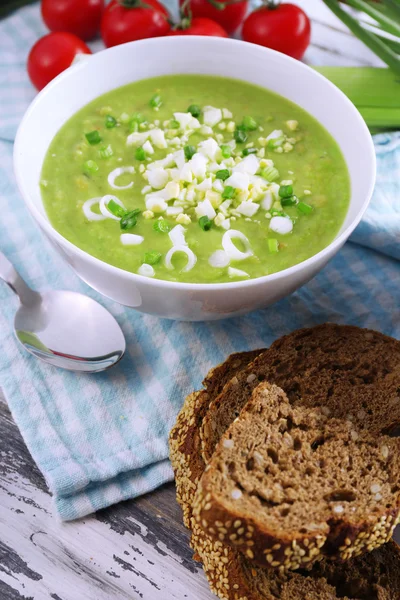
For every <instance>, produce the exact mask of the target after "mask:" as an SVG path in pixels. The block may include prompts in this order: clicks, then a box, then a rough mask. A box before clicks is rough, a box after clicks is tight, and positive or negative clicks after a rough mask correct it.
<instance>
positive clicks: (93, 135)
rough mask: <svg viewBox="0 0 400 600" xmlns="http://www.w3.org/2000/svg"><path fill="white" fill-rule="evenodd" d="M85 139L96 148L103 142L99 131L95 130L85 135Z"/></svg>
mask: <svg viewBox="0 0 400 600" xmlns="http://www.w3.org/2000/svg"><path fill="white" fill-rule="evenodd" d="M85 138H86V139H87V141H88V142H89V144H90V145H91V146H95V145H96V144H100V142H101V137H100V134H99V132H98V131H97V129H95V130H94V131H90V132H89V133H85Z"/></svg>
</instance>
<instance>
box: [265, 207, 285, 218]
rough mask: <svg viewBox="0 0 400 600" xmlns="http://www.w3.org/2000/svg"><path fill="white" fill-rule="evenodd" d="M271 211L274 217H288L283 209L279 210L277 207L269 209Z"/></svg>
mask: <svg viewBox="0 0 400 600" xmlns="http://www.w3.org/2000/svg"><path fill="white" fill-rule="evenodd" d="M269 212H270V213H271V216H272V217H286V216H287V215H286V213H284V212H283V210H278V209H276V208H273V209H272V210H270V211H269Z"/></svg>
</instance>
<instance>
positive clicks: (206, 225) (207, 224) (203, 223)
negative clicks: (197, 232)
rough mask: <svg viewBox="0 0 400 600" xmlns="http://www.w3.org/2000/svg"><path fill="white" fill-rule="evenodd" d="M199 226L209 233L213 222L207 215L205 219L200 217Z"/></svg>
mask: <svg viewBox="0 0 400 600" xmlns="http://www.w3.org/2000/svg"><path fill="white" fill-rule="evenodd" d="M199 225H200V227H201V228H202V230H203V231H208V230H209V229H211V226H212V221H211V219H209V218H208V217H207V216H206V215H204V217H200V219H199Z"/></svg>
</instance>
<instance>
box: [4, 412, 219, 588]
mask: <svg viewBox="0 0 400 600" xmlns="http://www.w3.org/2000/svg"><path fill="white" fill-rule="evenodd" d="M11 448H12V450H10V449H11ZM0 506H1V512H0V532H1V543H0V580H1V581H2V582H3V584H5V586H7V587H4V585H3V590H2V592H3V596H4V599H7V600H8V598H19V597H22V598H23V597H24V595H25V594H26V592H29V593H28V597H29V595H30V596H32V597H33V598H35V600H36V599H39V600H41V598H48V597H49V595H50V597H53V598H57V597H59V598H62V600H76V599H77V590H79V599H82V600H86V599H87V600H93V598H96V600H103V598H104V600H106V599H107V600H108V599H109V598H110V597H113V598H116V599H119V598H121V600H122V599H125V598H132V597H136V596H137V597H139V598H144V600H147V599H150V598H155V599H156V598H163V600H164V599H165V600H170V599H171V600H172V599H178V598H179V599H181V598H193V599H194V598H196V599H206V598H210V593H209V591H208V586H207V584H206V582H205V579H204V576H203V574H202V572H201V568H200V567H199V565H198V564H197V563H195V562H194V561H193V560H192V558H191V552H190V549H189V545H188V534H187V531H186V530H185V529H184V527H183V525H182V522H181V517H180V509H179V507H178V506H177V504H176V502H175V492H174V486H173V485H169V486H165V487H164V488H162V489H160V490H157V491H156V492H154V493H153V494H151V495H149V496H145V497H143V498H140V499H138V500H137V501H128V502H123V503H121V504H119V505H118V506H114V507H111V508H109V509H106V510H103V511H101V512H100V513H98V514H97V515H96V516H93V517H90V518H88V519H83V520H81V521H78V522H75V523H66V524H63V523H60V522H59V521H58V519H57V518H56V516H55V515H54V514H53V509H52V504H51V498H50V495H49V493H48V491H47V487H46V484H45V482H44V480H43V477H42V476H41V474H40V472H39V471H38V470H37V468H36V467H35V465H34V464H33V461H32V459H31V457H30V455H29V453H28V451H27V449H26V447H25V445H24V443H23V441H22V438H21V436H20V433H19V431H18V429H17V427H16V425H15V424H14V423H13V421H12V419H11V416H10V414H9V412H8V409H7V408H6V406H5V405H4V404H0ZM10 590H11V591H10ZM51 594H53V596H51ZM3 596H1V597H2V598H3Z"/></svg>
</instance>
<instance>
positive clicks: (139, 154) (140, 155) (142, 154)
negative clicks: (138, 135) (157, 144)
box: [135, 146, 146, 160]
mask: <svg viewBox="0 0 400 600" xmlns="http://www.w3.org/2000/svg"><path fill="white" fill-rule="evenodd" d="M135 158H136V160H146V151H145V150H143V148H142V147H141V146H140V147H139V148H136V151H135Z"/></svg>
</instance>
